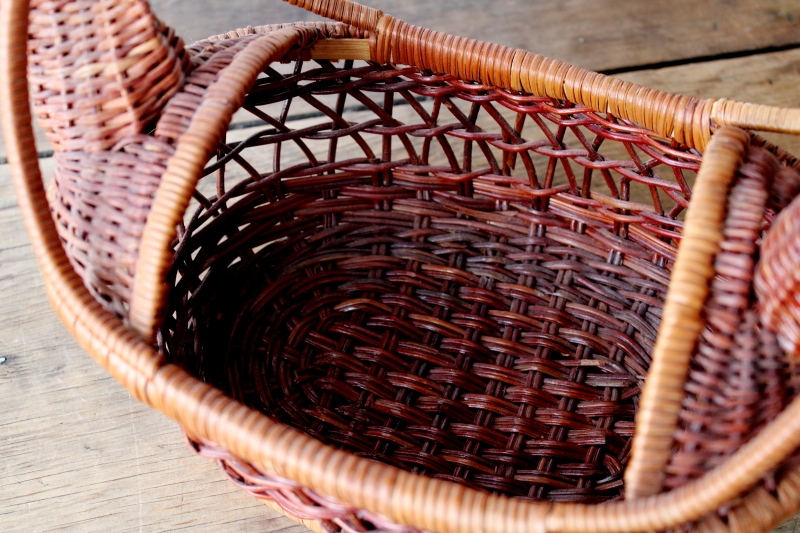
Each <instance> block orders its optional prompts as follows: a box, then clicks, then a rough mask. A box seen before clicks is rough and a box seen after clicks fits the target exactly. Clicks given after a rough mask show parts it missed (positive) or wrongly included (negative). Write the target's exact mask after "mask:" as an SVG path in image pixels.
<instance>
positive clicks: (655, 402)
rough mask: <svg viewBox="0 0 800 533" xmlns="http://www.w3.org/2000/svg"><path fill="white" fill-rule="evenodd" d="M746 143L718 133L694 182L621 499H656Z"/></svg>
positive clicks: (738, 133)
mask: <svg viewBox="0 0 800 533" xmlns="http://www.w3.org/2000/svg"><path fill="white" fill-rule="evenodd" d="M749 143H750V136H749V135H748V134H747V132H745V131H743V130H740V129H738V128H733V127H730V126H728V127H724V128H721V129H720V130H719V131H718V132H717V133H716V135H714V137H713V138H712V139H711V143H710V144H709V146H708V151H707V152H706V158H705V159H704V161H703V165H702V166H701V167H700V172H699V173H698V174H697V181H696V183H695V187H694V191H693V194H692V201H691V202H690V203H689V210H688V212H687V213H686V225H685V228H684V232H683V237H682V238H681V243H680V246H679V247H678V256H677V258H676V260H675V266H674V267H673V270H672V276H671V278H670V282H669V292H668V293H667V298H666V301H665V302H664V315H663V317H662V319H661V328H660V329H659V331H658V338H657V340H656V345H655V347H654V349H653V355H652V363H651V365H650V370H649V372H648V376H647V380H646V382H645V387H644V390H643V391H642V397H641V400H640V404H639V411H638V413H637V415H636V436H635V437H634V439H633V450H632V457H631V462H630V464H629V465H628V468H627V470H626V471H625V495H626V497H627V498H640V497H642V496H650V495H653V494H657V493H659V492H661V488H662V484H663V482H664V467H665V466H666V464H667V462H668V461H669V458H670V455H671V452H672V434H673V433H674V432H675V428H676V427H677V424H678V415H679V413H680V410H681V401H682V400H683V397H684V394H685V392H684V384H685V382H686V375H687V373H688V371H689V363H690V361H691V358H692V354H693V353H694V349H695V346H696V344H697V339H698V338H699V336H700V331H701V330H702V329H703V326H704V325H705V320H704V319H703V317H702V311H703V305H704V304H705V301H706V296H707V295H708V289H709V282H710V280H711V277H712V276H713V275H714V266H713V262H714V257H715V256H716V255H717V253H718V252H719V249H720V246H719V245H720V242H722V226H723V221H724V219H725V208H726V204H727V199H728V190H729V188H730V184H731V182H732V180H733V178H734V176H735V175H736V170H737V169H738V168H739V166H741V164H742V161H743V160H744V156H745V153H746V150H747V146H748V144H749Z"/></svg>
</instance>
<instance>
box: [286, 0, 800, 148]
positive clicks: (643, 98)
mask: <svg viewBox="0 0 800 533" xmlns="http://www.w3.org/2000/svg"><path fill="white" fill-rule="evenodd" d="M284 1H285V2H288V3H290V4H292V5H296V6H299V7H302V8H304V9H307V10H309V11H312V12H314V13H317V14H319V15H322V16H325V17H329V18H332V19H334V20H338V21H342V22H347V23H349V24H355V25H357V26H359V27H361V28H364V29H366V30H369V31H373V30H374V32H375V33H376V34H377V45H376V47H375V49H374V54H373V55H374V57H373V58H372V59H373V60H374V61H377V62H379V63H390V62H393V63H397V64H404V65H411V66H415V67H418V68H421V69H431V70H433V71H434V72H439V73H448V74H453V75H456V76H459V77H461V78H462V79H467V80H477V81H480V82H481V83H485V84H487V85H494V86H497V87H503V88H506V89H513V90H523V91H526V92H530V93H532V94H536V95H539V96H548V97H550V98H557V99H561V100H565V99H566V100H569V101H571V102H573V103H577V104H581V105H585V106H587V107H590V108H592V109H594V110H596V111H599V112H602V113H605V112H608V113H611V114H612V115H614V116H616V117H619V118H622V119H624V120H628V121H631V122H634V123H636V124H638V125H640V126H644V127H646V128H648V129H651V130H653V131H656V132H658V133H659V134H661V135H663V136H664V137H665V138H666V137H670V138H674V139H676V140H677V141H678V142H680V143H685V144H686V145H688V146H690V147H693V148H697V149H698V150H700V151H703V150H705V147H706V145H707V144H708V141H709V140H710V139H711V134H712V131H713V130H714V129H715V128H717V127H719V126H725V125H730V126H739V127H742V128H746V129H751V130H761V131H774V132H782V133H796V134H800V109H785V108H779V107H775V106H768V105H755V104H748V103H743V102H735V101H731V100H726V99H720V100H713V99H701V98H692V97H688V96H681V95H677V94H671V93H666V92H663V91H659V90H656V89H651V88H649V87H644V86H641V85H636V84H634V83H630V82H626V81H622V80H619V79H616V78H611V77H609V76H605V75H603V74H598V73H596V72H592V71H589V70H586V69H582V68H579V67H575V66H573V65H570V64H568V63H564V62H563V61H558V60H555V59H550V58H547V57H544V56H540V55H538V54H534V53H531V52H527V51H525V50H519V49H515V48H510V47H507V46H501V45H498V44H492V43H484V42H481V41H477V40H474V39H467V38H464V37H457V36H453V35H449V34H446V33H442V32H437V31H433V30H429V29H427V28H422V27H417V26H412V25H410V24H407V23H405V22H403V21H401V20H398V19H395V18H393V17H391V16H389V15H385V14H383V13H382V12H381V11H378V10H374V9H372V10H371V9H369V8H365V7H363V6H361V5H359V4H356V3H354V2H351V1H349V0H284Z"/></svg>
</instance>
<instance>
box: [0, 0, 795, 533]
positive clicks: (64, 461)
mask: <svg viewBox="0 0 800 533" xmlns="http://www.w3.org/2000/svg"><path fill="white" fill-rule="evenodd" d="M364 2H366V0H364ZM214 3H215V2H212V1H211V0H202V1H200V0H198V1H197V2H187V1H186V0H181V1H180V2H177V1H174V0H158V1H156V2H154V4H155V5H156V9H157V10H158V12H159V13H161V14H163V16H164V17H165V18H166V20H167V21H168V22H169V23H171V24H174V25H175V26H177V27H178V28H179V30H180V31H181V32H182V33H183V34H184V35H187V37H188V38H198V37H201V36H205V35H207V34H210V33H219V32H222V31H225V30H228V29H230V28H233V27H236V26H244V25H247V24H254V23H260V22H276V21H290V20H300V19H302V18H303V16H302V12H300V11H298V10H296V9H295V8H291V7H288V6H284V5H283V4H281V3H279V2H278V1H277V0H260V2H255V3H254V2H252V1H250V0H249V1H245V0H229V1H226V2H217V3H216V5H218V6H219V7H217V8H212V7H209V6H210V5H212V4H214ZM367 3H370V4H372V5H374V6H376V7H379V8H382V9H384V10H385V11H387V12H390V13H393V14H396V15H397V16H398V17H400V18H404V19H406V20H408V21H410V22H414V23H419V24H425V25H427V26H430V27H434V28H436V29H441V30H444V31H449V32H454V33H460V34H463V35H469V36H472V37H476V38H481V39H485V40H492V41H495V42H501V43H504V44H509V45H514V46H521V47H524V48H528V49H531V50H535V51H537V52H540V53H544V54H547V55H551V56H554V57H558V58H560V59H564V60H567V61H572V62H574V63H577V64H580V65H581V66H586V67H588V68H593V69H596V70H600V69H611V68H614V69H619V68H625V67H636V66H639V65H643V64H651V63H656V62H662V61H680V60H685V59H690V58H694V57H698V56H707V55H712V54H719V53H730V52H741V51H746V50H753V49H762V48H768V47H775V46H783V45H787V44H791V43H793V42H794V40H793V39H796V40H800V32H798V29H800V28H798V26H797V24H798V19H800V2H777V1H775V2H764V1H758V0H752V1H738V2H736V1H734V2H721V1H720V2H703V3H701V2H666V1H661V2H613V1H611V0H602V1H598V0H595V1H592V0H571V1H567V2H558V1H556V0H543V1H540V2H536V3H534V2H530V1H529V0H514V1H511V0H509V1H504V2H493V3H486V2H479V1H478V0H463V1H459V2H450V1H442V2H422V1H421V0H414V1H406V2H402V3H401V2H389V1H388V0H383V1H380V0H374V1H372V0H370V1H369V2H367ZM700 4H702V5H700ZM423 5H424V9H422V8H421V6H423ZM490 5H491V6H492V7H491V9H492V11H491V13H489V12H487V11H486V10H487V9H488V7H489V6H490ZM476 14H479V15H480V16H476ZM592 21H594V22H592ZM715 23H716V25H717V30H716V31H714V24H715ZM580 38H582V39H584V42H580V41H579V39H580ZM799 64H800V50H787V51H782V52H775V51H773V52H767V53H761V54H758V55H753V56H751V57H741V58H735V59H726V60H717V61H710V62H703V63H694V64H687V65H681V66H674V67H669V68H661V69H656V70H642V71H638V72H632V73H628V74H623V75H620V77H624V78H625V79H628V80H630V81H633V82H636V83H642V84H645V85H650V86H653V87H657V88H660V89H663V90H667V91H672V92H681V93H684V94H690V95H697V96H711V97H728V98H732V99H738V100H747V101H752V102H757V103H765V104H776V105H786V106H800V91H798V89H797V88H798V87H800V69H798V68H797V65H799ZM779 142H780V143H781V144H782V145H783V146H785V147H786V148H788V149H790V151H794V152H795V153H800V139H791V138H782V139H780V141H779ZM45 148H46V146H45ZM4 155H5V154H4V151H3V150H2V147H1V146H0V157H3V156H4ZM42 163H43V167H44V169H45V173H46V174H48V169H49V168H51V161H50V160H43V161H42ZM3 358H4V360H3ZM0 361H3V362H2V363H0V530H2V531H19V532H28V531H52V530H59V531H60V530H65V531H100V530H106V531H172V530H186V531H192V532H204V531H215V532H216V531H231V532H251V531H261V532H282V533H284V532H285V533H288V532H295V533H300V532H303V531H307V530H306V529H305V528H304V527H303V526H300V525H297V524H295V523H294V522H292V521H291V520H289V519H287V518H285V517H282V516H280V515H279V514H278V513H277V512H275V511H273V510H271V509H269V508H268V507H266V506H264V505H262V504H261V503H259V502H258V501H257V500H255V499H253V498H252V497H250V496H247V495H246V494H244V493H242V492H240V491H239V490H238V489H235V488H234V487H233V486H232V485H231V484H230V483H228V482H227V480H225V478H224V476H223V475H222V473H221V472H220V471H219V470H218V469H217V468H216V466H215V465H214V464H213V463H212V462H210V461H206V460H202V459H199V458H197V457H195V456H194V455H193V454H192V452H190V451H189V449H188V447H187V446H186V445H185V444H184V443H183V440H182V436H181V434H180V430H179V428H178V427H177V426H176V425H175V424H174V423H172V422H171V421H169V420H167V419H166V418H164V417H163V416H162V415H160V414H159V413H157V412H155V411H153V410H151V409H147V408H145V407H143V406H142V405H141V404H139V403H137V402H136V401H134V400H132V399H131V396H130V395H129V394H128V393H127V391H125V390H124V389H122V387H121V386H120V385H119V384H117V383H116V382H115V381H114V380H113V379H112V378H110V377H109V376H108V375H106V374H105V372H104V371H103V370H102V369H100V367H99V366H97V365H96V364H95V363H94V362H93V361H92V360H91V359H90V358H89V357H88V356H87V355H86V354H85V353H84V352H83V351H82V350H81V349H80V348H79V347H77V345H76V344H75V342H74V341H73V340H72V339H71V338H70V337H69V335H68V334H67V333H66V332H65V330H64V328H63V327H62V326H61V325H60V324H59V322H58V319H57V318H56V317H55V315H54V313H53V312H52V311H51V309H50V306H49V303H48V302H47V300H46V298H45V295H44V291H43V288H42V281H41V277H40V274H39V272H38V268H37V267H36V264H35V262H34V259H33V255H32V252H31V250H30V247H29V244H28V240H27V236H26V235H25V232H24V229H23V227H22V223H21V221H20V218H19V211H18V208H17V206H16V201H15V198H14V195H13V191H12V189H11V184H10V180H9V170H8V167H7V166H2V165H0ZM777 531H780V532H781V533H790V532H795V531H800V520H797V519H795V520H791V521H789V522H787V523H786V524H784V525H783V526H782V527H781V528H779V530H777Z"/></svg>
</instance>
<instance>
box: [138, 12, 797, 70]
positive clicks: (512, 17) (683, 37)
mask: <svg viewBox="0 0 800 533" xmlns="http://www.w3.org/2000/svg"><path fill="white" fill-rule="evenodd" d="M151 3H152V5H153V8H154V10H155V12H156V13H158V15H159V16H160V17H162V18H163V19H164V21H165V22H166V23H167V24H170V25H172V26H174V27H175V28H176V29H177V30H178V32H179V33H180V34H181V35H183V36H184V37H186V38H187V39H191V40H196V39H200V38H203V37H205V36H207V35H213V34H216V33H221V32H223V31H227V30H233V29H236V28H242V27H245V26H247V25H254V26H255V25H258V24H271V23H276V22H293V21H297V20H321V19H320V18H319V17H316V16H314V15H310V14H308V13H306V12H305V11H303V10H301V9H299V8H296V7H293V6H290V5H287V4H284V3H283V2H281V1H280V0H259V1H257V2H253V1H252V0H226V1H225V2H219V1H218V0H195V1H193V2H188V1H187V0H153V1H152V2H151ZM360 3H362V4H364V5H369V6H370V7H374V8H377V9H381V10H383V11H384V12H386V13H389V14H390V15H392V16H395V17H397V18H399V19H402V20H405V21H406V22H409V23H411V24H416V25H420V26H425V27H428V28H432V29H435V30H440V31H445V32H449V33H454V34H456V35H464V36H467V37H472V38H475V39H480V40H483V41H490V42H495V43H499V44H504V45H508V46H515V47H518V48H524V49H526V50H530V51H533V52H536V53H539V54H542V55H545V56H548V57H553V58H556V59H560V60H562V61H567V62H569V63H573V64H575V65H578V66H581V67H585V68H588V69H592V70H605V69H619V68H629V67H632V66H638V65H647V64H653V63H659V62H664V61H676V60H684V59H688V58H694V57H702V56H709V55H716V54H721V53H730V52H741V51H745V50H756V49H761V48H767V47H775V46H786V45H790V44H795V43H800V1H797V0H709V1H705V2H697V1H695V0H673V1H669V2H666V1H646V2H620V1H618V0H591V1H587V0H535V1H533V0H495V1H493V2H486V0H436V1H425V0H404V1H402V2H401V1H398V0H362V1H361V2H360Z"/></svg>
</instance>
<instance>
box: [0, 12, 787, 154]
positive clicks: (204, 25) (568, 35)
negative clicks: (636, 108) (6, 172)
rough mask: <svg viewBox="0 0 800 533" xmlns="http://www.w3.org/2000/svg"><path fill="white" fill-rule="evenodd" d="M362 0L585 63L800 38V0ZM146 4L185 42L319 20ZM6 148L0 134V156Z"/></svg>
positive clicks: (423, 21) (632, 61)
mask: <svg viewBox="0 0 800 533" xmlns="http://www.w3.org/2000/svg"><path fill="white" fill-rule="evenodd" d="M363 3H365V4H368V5H370V6H372V7H376V8H379V9H383V10H384V11H386V12H387V13H390V14H392V15H394V16H396V17H398V18H400V19H403V20H406V21H408V22H410V23H412V24H418V25H423V26H427V27H430V28H433V29H437V30H440V31H445V32H449V33H454V34H456V35H463V36H467V37H472V38H476V39H481V40H485V41H490V42H497V43H500V44H505V45H508V46H516V47H518V48H523V49H526V50H531V51H534V52H536V53H539V54H543V55H546V56H549V57H554V58H557V59H561V60H563V61H567V62H569V63H573V64H575V65H579V66H582V67H585V68H589V69H592V70H606V69H625V68H631V67H636V66H639V65H648V64H654V63H659V62H669V61H682V60H687V59H690V58H696V57H703V56H710V55H714V54H723V53H736V52H743V51H747V50H757V49H763V48H768V47H781V46H788V45H792V44H798V43H800V0H769V1H764V0H735V1H731V0H713V1H708V2H695V1H692V0H681V1H675V2H618V1H615V0H569V1H562V0H539V1H537V2H531V1H530V0H506V1H504V2H493V3H492V4H491V6H492V12H491V13H490V14H489V13H487V12H486V11H487V4H486V2H485V1H484V0H442V1H438V2H429V1H424V0H407V1H405V2H397V1H394V2H392V1H390V0H369V1H365V2H363ZM151 4H152V5H153V9H154V10H155V12H156V13H157V14H158V15H159V16H161V17H162V18H163V19H164V20H165V21H166V22H167V23H168V24H170V25H172V26H174V27H175V28H176V30H177V31H178V33H179V34H181V35H182V36H183V37H184V38H185V39H186V41H187V42H193V41H195V40H198V39H202V38H205V37H207V36H209V35H215V34H219V33H222V32H225V31H228V30H232V29H236V28H242V27H246V26H248V25H259V24H269V23H278V22H292V21H297V20H321V19H320V17H317V16H315V15H311V14H309V13H307V12H305V11H303V10H302V9H299V8H297V7H294V6H290V5H288V4H285V3H283V2H281V1H280V0H261V2H258V3H256V4H254V3H253V2H252V1H251V0H228V1H226V2H219V1H217V0H197V1H195V2H189V1H186V0H183V1H178V0H152V2H151ZM38 137H42V136H41V135H39V136H38ZM42 146H43V148H42V149H45V150H46V149H48V148H49V147H48V146H47V145H46V143H45V144H43V145H42ZM4 157H5V149H4V147H3V143H2V140H0V161H2V160H3V159H4Z"/></svg>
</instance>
